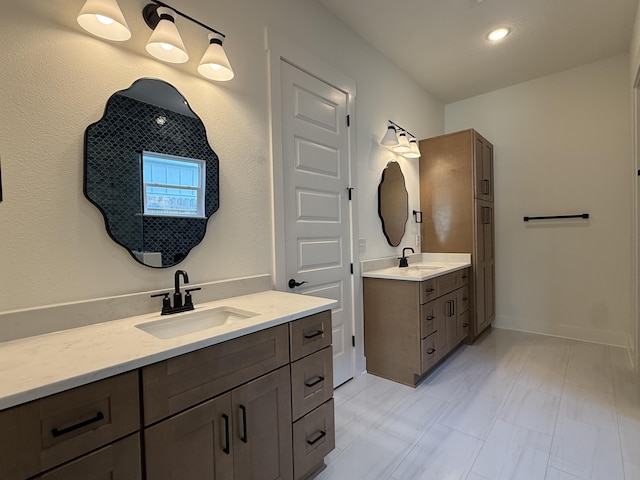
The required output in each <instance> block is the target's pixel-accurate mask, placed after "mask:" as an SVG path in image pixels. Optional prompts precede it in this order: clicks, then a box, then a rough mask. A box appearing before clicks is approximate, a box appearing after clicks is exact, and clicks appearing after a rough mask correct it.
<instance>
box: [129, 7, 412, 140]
mask: <svg viewBox="0 0 640 480" xmlns="http://www.w3.org/2000/svg"><path fill="white" fill-rule="evenodd" d="M149 1H150V2H153V3H149V4H147V5H146V6H145V7H144V10H142V16H143V17H144V21H145V22H146V23H147V25H148V26H149V28H151V29H152V30H153V29H154V28H156V25H157V24H158V22H159V21H160V17H159V16H158V13H157V12H156V10H157V9H158V7H165V8H170V9H171V10H173V11H174V12H175V13H176V14H177V15H180V16H181V17H182V18H186V19H187V20H189V21H191V22H193V23H195V24H197V25H200V26H201V27H202V28H204V29H206V30H209V31H210V32H213V33H217V34H218V35H220V36H222V38H225V37H226V35H225V34H224V33H222V32H220V31H219V30H216V29H215V28H212V27H210V26H209V25H205V24H204V23H202V22H201V21H199V20H196V19H195V18H193V17H190V16H189V15H187V14H186V13H183V12H181V11H180V10H176V9H175V8H173V7H172V6H171V5H167V4H166V3H164V2H161V1H159V0H149ZM154 4H155V5H154ZM407 133H408V132H407Z"/></svg>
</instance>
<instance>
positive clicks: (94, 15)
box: [78, 0, 131, 42]
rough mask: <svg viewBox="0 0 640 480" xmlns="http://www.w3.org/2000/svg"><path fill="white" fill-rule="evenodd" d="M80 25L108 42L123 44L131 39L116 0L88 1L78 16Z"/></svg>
mask: <svg viewBox="0 0 640 480" xmlns="http://www.w3.org/2000/svg"><path fill="white" fill-rule="evenodd" d="M78 23H79V24H80V26H81V27H82V28H84V29H85V30H86V31H87V32H89V33H91V34H93V35H96V36H97V37H100V38H105V39H107V40H115V41H118V42H122V41H124V40H129V39H130V38H131V32H130V31H129V26H128V25H127V21H126V20H125V19H124V15H122V11H121V10H120V7H119V6H118V2H117V1H116V0H87V1H86V3H85V4H84V6H83V7H82V10H80V13H79V14H78Z"/></svg>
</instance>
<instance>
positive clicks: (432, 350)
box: [427, 348, 436, 355]
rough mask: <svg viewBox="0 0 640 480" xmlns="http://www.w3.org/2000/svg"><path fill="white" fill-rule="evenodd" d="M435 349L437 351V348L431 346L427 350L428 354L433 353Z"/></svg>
mask: <svg viewBox="0 0 640 480" xmlns="http://www.w3.org/2000/svg"><path fill="white" fill-rule="evenodd" d="M435 351H436V349H435V348H430V349H429V350H427V355H431V354H432V353H433V352H435Z"/></svg>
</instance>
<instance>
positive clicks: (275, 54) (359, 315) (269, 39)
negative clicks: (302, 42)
mask: <svg viewBox="0 0 640 480" xmlns="http://www.w3.org/2000/svg"><path fill="white" fill-rule="evenodd" d="M265 49H266V53H267V70H268V71H267V78H268V79H269V86H268V90H269V105H268V108H269V113H270V116H269V141H270V145H269V147H270V152H271V193H272V195H271V215H272V218H271V221H272V236H271V241H272V261H273V266H272V269H273V285H274V288H275V289H276V290H281V291H288V288H287V285H286V281H287V278H286V261H285V260H286V257H285V241H284V239H285V221H284V194H283V190H284V189H283V184H284V180H283V179H284V165H283V146H282V108H281V105H282V93H281V85H282V79H281V74H280V61H285V62H287V63H289V64H291V65H293V66H294V67H296V68H299V69H300V70H302V71H304V72H306V73H308V74H309V75H311V76H312V77H315V78H317V79H319V80H321V81H323V82H325V83H328V84H329V85H331V86H332V87H334V88H337V89H338V90H341V91H343V92H345V93H346V94H347V115H350V120H351V126H350V128H349V129H347V132H348V142H349V146H348V149H349V185H350V186H352V187H355V186H356V184H357V178H358V177H357V162H356V159H357V158H358V157H357V152H356V144H357V142H356V134H355V132H356V128H357V127H356V115H355V112H356V110H355V99H356V83H355V81H354V80H352V79H351V78H350V77H348V76H347V75H345V74H344V73H342V72H340V71H339V70H337V69H336V68H335V67H333V66H331V65H329V64H328V63H325V62H324V61H323V60H321V59H319V58H317V57H316V56H315V55H313V54H311V53H309V52H307V51H306V50H304V49H303V48H301V47H299V46H298V44H296V43H295V42H292V41H290V40H288V39H287V38H285V37H284V36H283V35H281V34H280V33H279V32H277V31H275V30H273V29H271V28H268V27H267V28H265ZM314 72H318V73H314ZM357 197H358V196H357V195H354V196H353V199H352V201H351V202H349V208H350V235H351V245H350V255H351V262H352V263H353V267H354V269H353V275H351V297H352V298H351V305H352V307H351V308H352V311H351V323H352V325H351V327H352V332H353V334H354V335H355V337H356V348H355V349H354V351H353V354H354V358H353V360H354V362H353V365H354V369H355V370H354V375H355V374H356V373H360V372H364V370H365V359H364V320H363V305H362V295H361V293H360V294H359V292H362V279H361V275H360V262H358V261H357V260H356V259H357V258H358V254H357V252H358V249H357V243H358V240H357V239H358V228H357V226H358V208H357V206H358V204H357Z"/></svg>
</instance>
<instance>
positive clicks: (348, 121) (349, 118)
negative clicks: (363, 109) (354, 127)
mask: <svg viewBox="0 0 640 480" xmlns="http://www.w3.org/2000/svg"><path fill="white" fill-rule="evenodd" d="M350 126H351V115H347V127H350Z"/></svg>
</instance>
